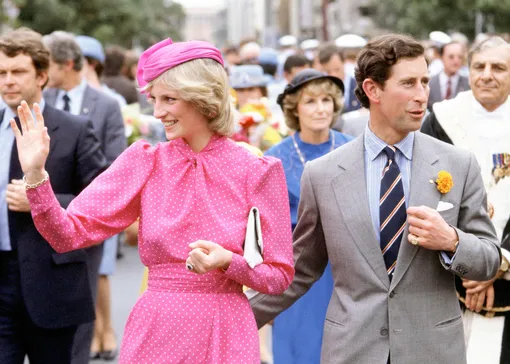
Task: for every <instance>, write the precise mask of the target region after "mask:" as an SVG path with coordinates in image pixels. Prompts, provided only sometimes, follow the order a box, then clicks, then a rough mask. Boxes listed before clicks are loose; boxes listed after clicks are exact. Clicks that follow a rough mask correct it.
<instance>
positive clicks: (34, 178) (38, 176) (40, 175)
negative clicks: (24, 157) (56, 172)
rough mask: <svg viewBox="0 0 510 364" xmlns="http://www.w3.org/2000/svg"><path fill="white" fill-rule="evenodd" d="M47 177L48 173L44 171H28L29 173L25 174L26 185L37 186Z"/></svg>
mask: <svg viewBox="0 0 510 364" xmlns="http://www.w3.org/2000/svg"><path fill="white" fill-rule="evenodd" d="M47 175H48V173H47V172H46V171H45V170H44V169H41V170H35V171H27V173H25V183H27V184H29V185H34V184H37V183H39V182H41V181H42V180H44V179H45V178H46V176H47Z"/></svg>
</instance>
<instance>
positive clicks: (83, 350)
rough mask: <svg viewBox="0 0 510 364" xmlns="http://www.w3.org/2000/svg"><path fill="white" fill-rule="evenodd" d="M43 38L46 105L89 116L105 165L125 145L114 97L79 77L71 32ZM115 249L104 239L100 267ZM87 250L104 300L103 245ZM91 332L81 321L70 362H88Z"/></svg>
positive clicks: (110, 262)
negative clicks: (47, 57) (46, 63)
mask: <svg viewBox="0 0 510 364" xmlns="http://www.w3.org/2000/svg"><path fill="white" fill-rule="evenodd" d="M43 41H44V43H45V45H46V46H47V47H48V49H49V51H50V68H49V80H48V87H50V88H48V89H46V90H44V92H43V96H44V99H45V101H46V102H47V103H48V104H49V105H51V106H54V107H56V108H57V109H61V110H65V111H68V112H70V113H71V114H74V115H83V116H87V117H90V119H91V120H92V123H93V125H94V131H95V132H96V136H97V138H98V139H99V142H100V144H101V149H102V151H103V153H104V155H105V156H106V161H107V164H108V165H110V164H112V163H113V161H114V160H115V159H116V158H117V157H118V156H119V155H120V153H122V151H123V150H124V149H125V148H126V136H125V133H124V121H123V119H122V114H121V111H120V106H119V104H118V102H117V100H115V99H114V98H113V97H110V96H109V95H106V94H105V93H104V92H102V91H99V90H97V89H95V88H93V87H91V86H90V85H88V84H87V81H86V80H85V79H83V78H82V77H81V70H82V68H83V62H84V59H83V54H82V51H81V48H80V46H79V45H78V43H77V42H76V40H75V37H74V35H72V34H70V33H67V32H63V31H55V32H53V33H51V34H49V35H46V36H44V37H43ZM66 106H67V107H66ZM116 248H117V238H116V237H113V238H110V239H108V240H107V241H106V242H105V250H104V251H105V252H108V254H107V255H106V256H105V257H104V258H103V261H106V263H103V266H104V265H107V266H114V265H115V258H116V251H117V249H116ZM86 251H87V254H88V256H89V260H88V264H89V268H90V270H89V272H90V277H89V279H90V283H91V290H92V295H93V297H94V301H96V293H97V292H98V288H99V293H98V297H99V298H98V299H99V301H98V302H104V300H105V299H107V300H109V299H110V293H109V292H110V285H109V281H108V276H107V275H105V273H101V277H99V274H100V272H99V270H100V263H101V258H102V257H103V245H95V246H93V247H90V248H87V249H86ZM110 252H111V253H112V254H110ZM111 270H113V268H111V269H108V271H111ZM105 295H106V297H105ZM103 306H105V305H104V304H102V305H101V306H100V307H103ZM102 312H103V310H99V311H98V312H97V316H102ZM101 322H103V320H101ZM103 326H106V327H108V328H111V325H110V324H109V323H105V325H103ZM109 331H111V332H109V335H108V336H109V340H108V341H109V342H108V343H105V345H104V346H108V347H107V348H105V349H104V351H105V352H111V353H112V354H111V355H113V356H114V355H115V352H116V345H117V344H116V342H115V335H114V333H113V329H109ZM93 332H94V325H93V324H92V323H86V324H83V325H81V326H80V327H79V328H78V332H77V334H76V338H75V345H74V349H73V364H87V363H88V362H89V356H90V352H91V350H90V349H91V342H92V336H93ZM102 334H103V333H102ZM98 339H99V338H98ZM105 340H106V339H105ZM101 341H103V340H101ZM95 344H96V345H95V346H96V347H95V348H94V347H93V348H92V352H93V353H94V354H93V355H92V357H93V358H95V357H96V356H97V355H98V354H97V353H99V352H100V351H102V349H101V347H100V346H101V345H100V343H95ZM106 344H108V345H106Z"/></svg>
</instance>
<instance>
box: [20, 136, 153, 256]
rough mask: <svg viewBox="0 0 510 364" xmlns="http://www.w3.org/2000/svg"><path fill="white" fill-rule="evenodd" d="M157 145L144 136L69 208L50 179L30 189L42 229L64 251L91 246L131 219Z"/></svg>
mask: <svg viewBox="0 0 510 364" xmlns="http://www.w3.org/2000/svg"><path fill="white" fill-rule="evenodd" d="M156 149H157V147H151V146H150V145H149V144H148V143H146V142H144V141H139V142H137V143H135V144H133V145H132V146H131V147H130V148H128V149H127V150H126V151H125V152H124V153H122V154H121V155H120V156H119V157H118V158H117V160H115V162H114V163H113V164H112V165H111V166H110V167H109V168H108V169H107V170H106V171H105V172H103V173H102V174H101V175H99V176H98V177H97V178H96V179H95V180H94V181H93V182H92V183H91V184H90V185H89V186H88V187H86V188H85V189H84V190H83V191H82V192H81V193H80V194H79V195H78V196H77V197H76V198H75V199H74V200H73V201H72V202H71V204H70V205H69V206H68V208H67V210H66V209H63V208H62V207H61V206H60V204H59V202H58V201H57V199H56V198H55V194H54V193H53V190H52V188H51V185H50V183H45V184H43V185H42V186H40V187H37V188H35V189H29V190H27V197H28V201H29V202H30V207H31V209H32V217H33V219H34V223H35V225H36V227H37V230H38V231H39V232H40V233H41V235H42V236H43V237H44V238H45V239H46V240H47V241H48V242H49V243H50V245H51V246H52V247H53V248H54V249H55V250H56V251H57V252H59V253H63V252H67V251H71V250H75V249H81V248H86V247H88V246H91V245H94V244H96V243H99V242H101V241H104V240H105V239H106V238H108V237H110V236H113V235H115V234H117V233H119V232H121V231H123V230H124V229H126V228H127V227H128V226H129V225H131V224H132V223H133V222H134V221H135V220H136V219H137V218H138V216H139V215H140V194H141V191H142V189H143V187H144V185H145V183H146V181H147V180H148V178H149V177H150V175H151V172H152V169H153V166H154V159H155V153H156Z"/></svg>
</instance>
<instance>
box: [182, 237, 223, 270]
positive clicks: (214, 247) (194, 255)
mask: <svg viewBox="0 0 510 364" xmlns="http://www.w3.org/2000/svg"><path fill="white" fill-rule="evenodd" d="M189 247H190V248H191V252H190V253H189V257H188V259H187V260H186V266H187V267H188V269H190V268H191V269H190V270H191V271H193V272H195V273H199V274H204V273H207V272H210V271H212V270H215V269H223V270H227V269H228V267H229V266H230V262H231V261H232V254H233V253H232V252H231V251H230V250H227V249H225V248H223V247H222V246H221V245H219V244H216V243H213V242H212V241H206V240H198V241H196V242H194V243H192V244H190V245H189Z"/></svg>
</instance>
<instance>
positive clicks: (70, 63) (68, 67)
mask: <svg viewBox="0 0 510 364" xmlns="http://www.w3.org/2000/svg"><path fill="white" fill-rule="evenodd" d="M63 66H64V68H65V70H66V71H71V70H72V69H73V68H74V61H73V60H72V59H68V60H67V61H66V62H65V63H64V64H63Z"/></svg>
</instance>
